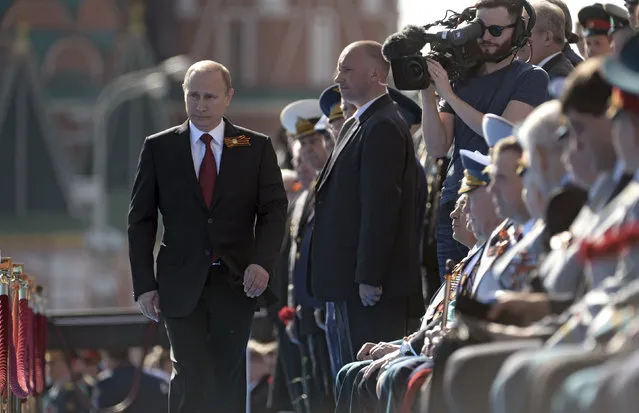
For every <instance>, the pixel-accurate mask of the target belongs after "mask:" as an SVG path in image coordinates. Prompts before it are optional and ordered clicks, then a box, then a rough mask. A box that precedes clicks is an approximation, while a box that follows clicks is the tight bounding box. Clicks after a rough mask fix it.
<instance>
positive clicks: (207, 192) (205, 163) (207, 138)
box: [200, 133, 217, 207]
mask: <svg viewBox="0 0 639 413" xmlns="http://www.w3.org/2000/svg"><path fill="white" fill-rule="evenodd" d="M200 139H201V140H202V142H204V146H205V148H206V149H205V152H204V159H202V164H201V165H200V190H201V191H202V197H204V202H205V203H206V206H207V207H210V206H211V201H212V200H213V189H214V188H215V180H216V178H217V164H216V163H215V156H213V151H212V150H211V141H212V140H213V137H212V136H211V135H209V134H208V133H205V134H203V135H202V136H201V137H200Z"/></svg>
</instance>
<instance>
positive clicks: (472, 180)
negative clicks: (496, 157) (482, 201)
mask: <svg viewBox="0 0 639 413" xmlns="http://www.w3.org/2000/svg"><path fill="white" fill-rule="evenodd" d="M459 156H460V157H461V161H462V165H463V166H464V178H463V179H462V182H461V188H460V189H459V194H464V193H466V192H470V191H472V190H473V189H475V188H479V187H480V186H486V185H488V184H489V183H490V177H489V176H488V174H487V173H485V172H484V170H485V169H486V167H487V166H488V165H490V158H489V157H488V156H486V155H483V154H482V153H480V152H478V151H475V152H471V151H469V150H466V149H461V150H460V151H459Z"/></svg>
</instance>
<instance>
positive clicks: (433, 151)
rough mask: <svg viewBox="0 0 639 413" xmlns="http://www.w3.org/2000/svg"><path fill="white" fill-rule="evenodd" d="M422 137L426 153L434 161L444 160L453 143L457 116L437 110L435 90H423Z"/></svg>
mask: <svg viewBox="0 0 639 413" xmlns="http://www.w3.org/2000/svg"><path fill="white" fill-rule="evenodd" d="M421 96H422V108H423V109H422V132H423V133H422V135H423V136H424V145H425V146H426V153H427V154H428V156H430V157H431V158H433V159H437V158H443V157H444V156H446V154H447V153H448V150H449V149H450V145H452V143H453V130H454V126H455V115H453V114H451V113H446V112H441V113H440V112H439V111H438V110H437V98H436V97H435V88H434V87H433V86H432V85H431V86H430V87H429V88H428V89H426V90H422V92H421Z"/></svg>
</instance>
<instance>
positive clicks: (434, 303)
mask: <svg viewBox="0 0 639 413" xmlns="http://www.w3.org/2000/svg"><path fill="white" fill-rule="evenodd" d="M485 245H486V244H485V243H483V242H481V243H480V242H478V243H477V244H475V246H474V247H473V248H472V249H471V250H470V251H469V252H468V255H467V256H466V257H465V258H464V259H463V260H461V261H460V262H459V264H457V266H456V267H455V269H454V270H453V274H452V277H451V289H450V295H449V307H448V317H447V320H448V321H451V322H452V321H454V305H455V298H456V297H457V294H459V293H460V290H462V288H461V285H460V284H459V283H460V282H461V281H463V280H465V279H468V278H470V279H472V276H473V275H474V274H475V271H476V269H477V268H478V267H479V264H480V262H481V258H482V256H483V254H482V253H483V251H484V246H485ZM445 293H446V284H443V285H442V286H441V287H439V289H438V290H437V292H436V293H435V296H434V297H433V299H432V300H431V302H430V304H429V305H428V309H427V310H426V314H425V315H424V318H423V319H422V325H421V326H420V331H419V334H417V335H415V336H414V337H413V338H412V339H411V341H410V346H411V347H412V348H413V350H414V351H415V352H416V353H419V352H420V351H421V349H422V347H423V346H424V338H425V333H426V331H427V330H428V328H429V326H432V325H433V324H432V323H434V322H439V323H441V321H442V318H441V317H442V315H443V305H444V296H445Z"/></svg>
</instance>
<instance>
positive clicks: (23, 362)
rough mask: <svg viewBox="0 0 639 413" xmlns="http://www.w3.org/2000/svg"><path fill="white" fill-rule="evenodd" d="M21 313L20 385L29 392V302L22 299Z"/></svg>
mask: <svg viewBox="0 0 639 413" xmlns="http://www.w3.org/2000/svg"><path fill="white" fill-rule="evenodd" d="M18 306H19V309H20V312H19V314H18V320H19V321H18V345H17V346H16V358H17V361H18V383H19V384H20V387H21V388H22V389H24V390H26V391H27V392H29V391H30V390H31V389H30V388H29V331H30V330H31V328H30V327H31V326H30V325H29V302H28V301H27V300H26V299H24V298H23V299H21V300H20V301H19V302H18Z"/></svg>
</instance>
